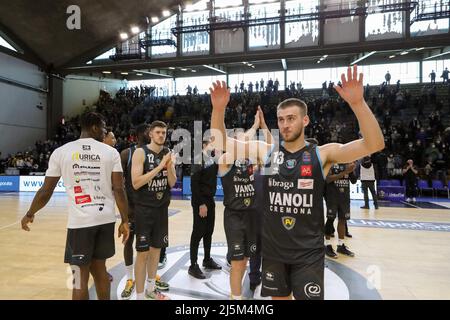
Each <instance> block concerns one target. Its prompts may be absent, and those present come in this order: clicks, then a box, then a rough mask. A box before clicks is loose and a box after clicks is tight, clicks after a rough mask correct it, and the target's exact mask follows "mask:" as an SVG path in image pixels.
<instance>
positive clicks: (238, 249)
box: [219, 107, 271, 300]
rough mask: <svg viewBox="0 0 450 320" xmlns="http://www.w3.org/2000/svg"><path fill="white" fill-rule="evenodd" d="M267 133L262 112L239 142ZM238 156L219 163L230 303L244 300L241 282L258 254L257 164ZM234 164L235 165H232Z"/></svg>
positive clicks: (223, 158)
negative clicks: (259, 132)
mask: <svg viewBox="0 0 450 320" xmlns="http://www.w3.org/2000/svg"><path fill="white" fill-rule="evenodd" d="M260 124H263V126H262V127H261V128H264V129H267V125H266V123H265V121H264V115H263V113H262V110H261V108H259V107H258V111H257V112H256V116H255V123H254V124H253V126H252V127H251V128H250V129H249V130H248V131H247V132H246V133H245V134H238V135H237V139H239V140H241V141H244V142H245V141H248V140H250V139H251V138H253V137H254V135H255V134H256V130H257V129H259V127H260ZM270 141H271V140H270ZM236 155H237V153H224V154H223V155H222V156H221V157H220V159H219V176H220V177H221V179H222V186H223V193H224V200H223V204H224V206H225V212H224V227H225V235H226V238H227V244H228V254H227V256H228V257H229V258H230V260H231V272H230V287H231V299H232V300H242V278H243V276H244V273H245V270H246V268H247V262H248V258H249V257H251V256H253V255H254V254H255V253H256V250H257V248H256V240H257V239H256V232H257V230H256V226H255V222H256V221H255V214H254V211H255V209H256V195H255V177H254V172H253V171H254V168H255V167H256V166H255V165H256V164H255V163H251V162H250V161H249V159H236V158H235V156H236ZM230 162H232V163H233V164H229V163H230Z"/></svg>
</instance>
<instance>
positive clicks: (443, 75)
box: [441, 67, 449, 83]
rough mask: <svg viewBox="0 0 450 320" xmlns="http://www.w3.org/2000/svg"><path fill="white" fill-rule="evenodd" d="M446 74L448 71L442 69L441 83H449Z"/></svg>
mask: <svg viewBox="0 0 450 320" xmlns="http://www.w3.org/2000/svg"><path fill="white" fill-rule="evenodd" d="M448 74H449V71H448V69H447V67H446V68H445V69H444V71H442V75H441V78H442V81H443V83H449V81H448Z"/></svg>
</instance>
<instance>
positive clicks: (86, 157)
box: [72, 152, 100, 162]
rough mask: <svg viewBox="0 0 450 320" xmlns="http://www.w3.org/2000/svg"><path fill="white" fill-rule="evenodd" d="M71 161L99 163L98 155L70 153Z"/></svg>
mask: <svg viewBox="0 0 450 320" xmlns="http://www.w3.org/2000/svg"><path fill="white" fill-rule="evenodd" d="M72 161H85V162H100V156H99V155H98V154H87V153H79V152H74V153H72Z"/></svg>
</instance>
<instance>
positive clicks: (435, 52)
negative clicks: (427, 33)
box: [423, 47, 450, 60]
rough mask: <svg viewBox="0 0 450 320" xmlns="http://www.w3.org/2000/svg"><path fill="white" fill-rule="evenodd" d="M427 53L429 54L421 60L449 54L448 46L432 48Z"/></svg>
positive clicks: (449, 48)
mask: <svg viewBox="0 0 450 320" xmlns="http://www.w3.org/2000/svg"><path fill="white" fill-rule="evenodd" d="M428 54H429V56H428V57H426V58H424V59H423V60H431V59H435V58H439V57H442V56H445V55H448V54H450V47H445V48H441V49H437V50H432V51H430V52H429V53H428Z"/></svg>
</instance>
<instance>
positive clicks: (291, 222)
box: [281, 217, 296, 230]
mask: <svg viewBox="0 0 450 320" xmlns="http://www.w3.org/2000/svg"><path fill="white" fill-rule="evenodd" d="M295 220H296V219H295V218H293V217H282V218H281V222H282V223H283V227H285V228H286V230H291V229H292V228H294V226H295Z"/></svg>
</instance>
